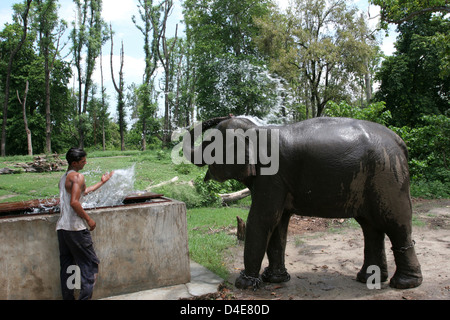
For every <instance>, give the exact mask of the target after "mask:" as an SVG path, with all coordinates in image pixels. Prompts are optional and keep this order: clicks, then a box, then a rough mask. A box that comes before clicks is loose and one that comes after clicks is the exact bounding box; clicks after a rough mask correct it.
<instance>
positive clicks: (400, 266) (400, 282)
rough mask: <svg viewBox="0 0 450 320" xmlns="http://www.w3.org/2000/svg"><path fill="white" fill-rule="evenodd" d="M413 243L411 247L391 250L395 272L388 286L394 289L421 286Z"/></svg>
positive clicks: (420, 276) (419, 270)
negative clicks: (395, 266) (395, 267)
mask: <svg viewBox="0 0 450 320" xmlns="http://www.w3.org/2000/svg"><path fill="white" fill-rule="evenodd" d="M414 244H415V242H414V241H413V242H412V244H411V245H409V246H406V247H402V248H399V249H396V248H392V251H393V252H394V257H395V264H396V265H397V270H396V271H395V274H394V276H393V277H392V278H391V281H390V282H389V286H390V287H392V288H396V289H409V288H415V287H418V286H420V285H421V284H422V280H423V278H422V271H421V268H420V264H419V261H417V256H416V253H415V251H414Z"/></svg>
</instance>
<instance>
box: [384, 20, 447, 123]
mask: <svg viewBox="0 0 450 320" xmlns="http://www.w3.org/2000/svg"><path fill="white" fill-rule="evenodd" d="M398 31H399V37H398V38H397V42H396V49H397V50H396V52H395V53H394V55H393V56H390V57H387V58H386V59H385V60H384V61H383V63H382V66H381V68H380V70H379V72H378V73H377V76H376V77H377V79H378V80H379V81H381V85H380V88H379V91H378V92H377V93H376V94H375V98H376V100H378V101H385V102H386V106H387V108H388V110H390V111H391V113H392V118H393V121H392V124H394V125H395V126H398V127H402V126H409V127H414V126H416V125H420V121H421V120H420V119H421V117H422V116H423V115H427V114H428V115H433V114H435V115H439V114H444V115H445V114H447V115H448V110H449V105H450V96H449V92H450V74H445V73H443V72H442V68H443V67H442V66H443V65H444V64H445V63H446V62H445V60H443V57H442V50H444V48H443V47H442V45H440V44H439V43H437V42H436V41H435V36H436V35H437V34H447V35H448V34H449V33H450V22H449V21H448V19H444V18H443V17H441V16H434V17H431V16H430V15H421V16H419V17H417V18H415V19H414V20H412V21H409V22H407V23H404V24H402V25H401V26H399V27H398Z"/></svg>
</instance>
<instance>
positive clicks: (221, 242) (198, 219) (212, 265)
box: [187, 208, 248, 279]
mask: <svg viewBox="0 0 450 320" xmlns="http://www.w3.org/2000/svg"><path fill="white" fill-rule="evenodd" d="M247 215H248V210H247V209H242V208H201V209H191V210H188V215H187V220H188V235H189V255H190V257H191V259H192V260H194V261H196V262H198V263H199V264H201V265H203V266H204V267H206V268H208V269H210V270H211V271H212V272H214V273H215V274H217V275H219V276H220V277H222V278H224V279H226V278H227V277H228V270H227V267H226V266H225V263H224V259H225V256H224V254H225V251H226V249H228V248H230V247H232V246H235V245H237V238H236V235H234V234H229V232H228V231H229V230H230V229H231V228H234V227H236V225H237V222H236V216H240V217H241V218H243V219H244V220H246V219H247Z"/></svg>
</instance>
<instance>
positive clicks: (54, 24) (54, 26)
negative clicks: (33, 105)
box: [35, 0, 66, 154]
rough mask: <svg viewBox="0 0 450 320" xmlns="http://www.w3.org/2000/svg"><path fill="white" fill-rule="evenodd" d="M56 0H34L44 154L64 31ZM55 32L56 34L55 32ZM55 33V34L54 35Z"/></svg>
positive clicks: (49, 132)
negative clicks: (42, 82)
mask: <svg viewBox="0 0 450 320" xmlns="http://www.w3.org/2000/svg"><path fill="white" fill-rule="evenodd" d="M57 10H58V6H57V1H56V0H36V12H35V25H36V29H37V30H38V35H39V38H38V41H39V43H38V46H39V51H40V55H41V56H42V57H43V61H44V75H45V123H46V130H45V145H46V147H45V152H46V153H48V154H50V153H51V152H52V146H51V131H52V118H51V110H50V77H51V72H52V70H53V68H54V64H55V59H56V57H57V55H58V54H59V50H60V47H59V46H60V40H61V37H62V35H63V34H64V32H65V30H66V23H65V22H64V21H59V20H58V12H57ZM55 31H56V32H55ZM54 32H55V33H54Z"/></svg>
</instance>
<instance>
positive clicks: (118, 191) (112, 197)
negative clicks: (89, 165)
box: [82, 165, 136, 209]
mask: <svg viewBox="0 0 450 320" xmlns="http://www.w3.org/2000/svg"><path fill="white" fill-rule="evenodd" d="M89 174H90V173H86V174H85V176H89ZM86 180H89V179H86ZM134 182H135V165H133V166H132V167H130V168H127V169H118V170H114V174H113V175H112V177H111V178H110V179H109V180H108V181H107V182H106V183H105V184H104V185H103V186H101V187H100V188H99V189H98V190H96V191H94V192H92V193H90V194H88V195H86V196H84V197H83V203H82V206H83V208H85V209H91V208H98V207H109V206H116V205H121V204H122V203H123V200H124V199H125V198H126V197H127V196H128V195H129V194H131V193H134V192H136V190H135V189H134Z"/></svg>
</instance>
